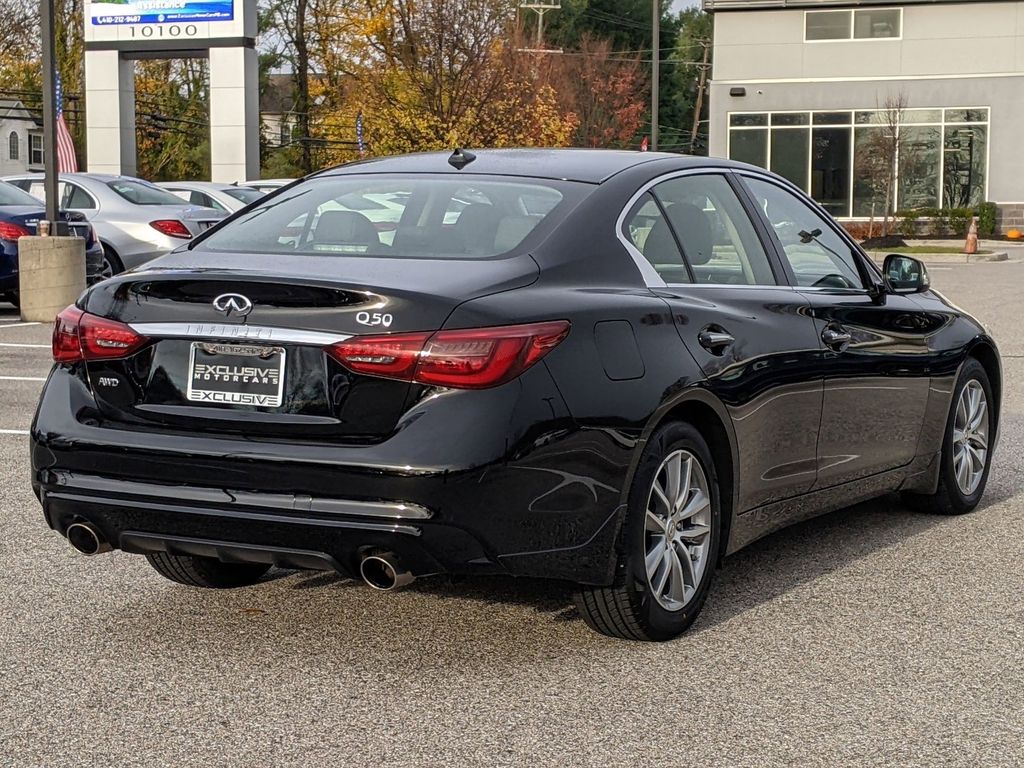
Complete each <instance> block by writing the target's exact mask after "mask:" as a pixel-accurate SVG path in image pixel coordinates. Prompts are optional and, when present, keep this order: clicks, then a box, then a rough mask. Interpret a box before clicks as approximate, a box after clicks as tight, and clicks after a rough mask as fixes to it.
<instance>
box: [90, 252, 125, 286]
mask: <svg viewBox="0 0 1024 768" xmlns="http://www.w3.org/2000/svg"><path fill="white" fill-rule="evenodd" d="M120 272H124V265H123V264H121V259H120V258H119V257H118V255H117V254H116V253H114V249H113V248H111V247H110V246H109V245H104V246H103V264H102V266H101V267H100V272H99V274H98V275H97V276H96V280H97V282H99V281H100V280H106V279H107V278H108V277H113V276H114V275H116V274H118V273H120Z"/></svg>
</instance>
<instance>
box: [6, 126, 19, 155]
mask: <svg viewBox="0 0 1024 768" xmlns="http://www.w3.org/2000/svg"><path fill="white" fill-rule="evenodd" d="M7 157H8V159H10V160H19V159H21V137H20V136H19V135H18V132H17V131H11V133H10V135H9V136H8V137H7Z"/></svg>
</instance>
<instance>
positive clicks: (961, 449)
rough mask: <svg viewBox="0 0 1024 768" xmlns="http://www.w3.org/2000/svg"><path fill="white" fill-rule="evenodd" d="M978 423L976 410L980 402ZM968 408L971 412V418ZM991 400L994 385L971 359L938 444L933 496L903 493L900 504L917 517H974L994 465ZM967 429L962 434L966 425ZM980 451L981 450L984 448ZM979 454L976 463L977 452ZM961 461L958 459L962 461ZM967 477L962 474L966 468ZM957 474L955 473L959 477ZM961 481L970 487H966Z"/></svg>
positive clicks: (957, 389) (962, 374) (993, 422)
mask: <svg viewBox="0 0 1024 768" xmlns="http://www.w3.org/2000/svg"><path fill="white" fill-rule="evenodd" d="M979 395H980V397H981V400H980V407H981V413H980V417H979V415H978V413H977V406H974V405H972V403H976V402H979V401H978V400H977V399H976V398H977V397H978V396H979ZM972 408H973V409H975V410H974V412H973V413H972ZM994 408H995V400H994V399H993V397H992V385H991V383H990V382H989V379H988V373H986V371H985V368H984V366H983V365H982V364H981V363H979V362H978V361H977V360H975V359H974V358H970V359H968V361H967V363H966V364H965V365H964V367H963V368H962V369H961V371H960V375H959V376H958V377H957V381H956V386H955V387H954V388H953V398H952V402H951V403H950V406H949V415H948V416H947V417H946V431H945V435H944V437H943V440H942V453H941V455H940V458H939V461H940V465H939V484H938V487H937V488H936V491H935V493H931V494H920V493H909V492H904V493H903V500H904V502H905V503H906V504H907V505H908V506H910V507H912V508H913V509H916V510H918V511H920V512H926V513H929V514H935V515H964V514H967V513H968V512H972V511H973V510H974V508H975V507H977V506H978V502H980V501H981V497H982V494H984V493H985V485H986V484H987V483H988V474H989V468H990V467H991V463H992V461H991V459H992V445H991V443H992V439H993V438H994V437H995V419H994V417H995V411H994ZM965 419H966V420H967V427H968V428H967V429H966V430H964V429H962V426H963V424H962V423H961V422H963V421H964V420H965ZM982 445H984V448H982ZM981 451H983V455H981V457H980V465H979V461H978V459H979V452H981ZM961 457H962V458H961ZM965 461H966V462H967V465H966V466H967V467H968V471H967V472H966V473H965V472H964V468H965V463H964V462H965ZM958 470H959V473H958ZM965 477H966V478H968V481H967V482H966V483H965Z"/></svg>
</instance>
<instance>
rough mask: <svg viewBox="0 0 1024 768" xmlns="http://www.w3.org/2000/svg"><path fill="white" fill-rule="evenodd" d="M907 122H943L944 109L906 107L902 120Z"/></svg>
mask: <svg viewBox="0 0 1024 768" xmlns="http://www.w3.org/2000/svg"><path fill="white" fill-rule="evenodd" d="M900 122H902V123H904V124H906V123H941V122H942V110H941V109H905V110H903V119H902V120H901V121H900Z"/></svg>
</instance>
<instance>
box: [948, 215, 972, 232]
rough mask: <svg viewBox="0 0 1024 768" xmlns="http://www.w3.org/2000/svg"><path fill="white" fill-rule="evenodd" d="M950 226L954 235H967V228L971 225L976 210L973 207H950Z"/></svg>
mask: <svg viewBox="0 0 1024 768" xmlns="http://www.w3.org/2000/svg"><path fill="white" fill-rule="evenodd" d="M947 214H948V217H949V219H948V221H949V228H950V229H952V230H953V234H954V235H966V234H967V228H968V227H970V226H971V219H973V218H974V210H973V209H971V208H950V209H949V211H947Z"/></svg>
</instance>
